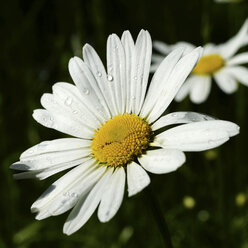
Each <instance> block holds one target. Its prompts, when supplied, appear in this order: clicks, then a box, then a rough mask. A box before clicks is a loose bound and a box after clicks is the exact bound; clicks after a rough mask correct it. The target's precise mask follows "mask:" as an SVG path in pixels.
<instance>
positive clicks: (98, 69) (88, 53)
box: [83, 44, 117, 117]
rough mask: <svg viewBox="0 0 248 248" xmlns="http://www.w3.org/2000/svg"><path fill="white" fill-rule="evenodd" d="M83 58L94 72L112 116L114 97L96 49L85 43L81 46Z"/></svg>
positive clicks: (114, 106) (113, 113) (114, 107)
mask: <svg viewBox="0 0 248 248" xmlns="http://www.w3.org/2000/svg"><path fill="white" fill-rule="evenodd" d="M83 58H84V61H85V63H86V64H87V65H88V66H89V68H90V70H91V71H92V72H95V73H94V76H95V79H96V81H97V83H98V87H99V88H100V89H101V92H102V94H103V97H104V98H105V101H106V103H107V105H108V107H109V110H110V112H111V115H112V117H113V116H114V115H115V112H114V109H116V108H117V107H116V105H115V99H114V98H113V96H112V95H111V92H110V91H109V86H108V84H109V81H108V80H107V73H106V70H105V68H104V66H103V63H102V61H101V59H100V58H99V56H98V55H97V53H96V51H95V50H94V48H93V47H92V46H90V45H89V44H86V45H85V46H84V47H83Z"/></svg>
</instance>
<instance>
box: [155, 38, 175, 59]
mask: <svg viewBox="0 0 248 248" xmlns="http://www.w3.org/2000/svg"><path fill="white" fill-rule="evenodd" d="M153 47H154V48H155V49H156V50H157V51H159V52H160V53H162V54H164V55H167V54H169V53H170V52H171V51H172V49H171V46H170V45H168V44H166V43H164V42H162V41H157V40H156V41H154V42H153Z"/></svg>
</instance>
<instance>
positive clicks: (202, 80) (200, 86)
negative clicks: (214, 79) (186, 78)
mask: <svg viewBox="0 0 248 248" xmlns="http://www.w3.org/2000/svg"><path fill="white" fill-rule="evenodd" d="M196 78H197V79H198V80H195V81H194V83H193V85H192V87H191V90H190V100H191V101H192V102H194V103H197V104H200V103H202V102H205V101H206V99H207V97H208V96H209V93H210V89H211V77H210V76H200V77H196Z"/></svg>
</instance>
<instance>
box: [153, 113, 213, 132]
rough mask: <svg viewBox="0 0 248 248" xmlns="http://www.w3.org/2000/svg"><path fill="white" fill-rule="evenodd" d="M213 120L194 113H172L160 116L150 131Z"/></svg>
mask: <svg viewBox="0 0 248 248" xmlns="http://www.w3.org/2000/svg"><path fill="white" fill-rule="evenodd" d="M214 119H215V118H213V117H211V116H208V115H204V114H199V113H196V112H174V113H170V114H168V115H165V116H162V117H161V118H159V119H158V120H157V121H156V122H154V124H153V125H152V130H153V131H155V130H158V129H160V128H162V127H165V126H169V125H174V124H183V123H191V122H199V121H210V120H214Z"/></svg>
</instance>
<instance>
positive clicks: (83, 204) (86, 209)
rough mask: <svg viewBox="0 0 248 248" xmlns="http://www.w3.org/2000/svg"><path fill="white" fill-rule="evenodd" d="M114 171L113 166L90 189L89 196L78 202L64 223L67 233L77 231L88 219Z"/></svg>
mask: <svg viewBox="0 0 248 248" xmlns="http://www.w3.org/2000/svg"><path fill="white" fill-rule="evenodd" d="M112 172H113V169H112V168H110V169H108V170H107V171H106V173H105V174H104V175H103V177H102V178H101V179H100V180H99V181H98V183H97V184H96V185H95V186H94V188H93V189H92V190H91V191H90V193H89V195H88V196H87V198H86V199H84V198H83V199H81V200H80V201H79V202H78V203H77V204H76V206H75V207H74V208H73V210H72V211H71V213H70V215H69V216H68V218H67V220H66V222H65V224H64V228H63V232H64V233H65V234H67V235H70V234H72V233H74V232H76V231H77V230H78V229H79V228H81V227H82V226H83V225H84V224H85V223H86V222H87V221H88V219H89V218H90V217H91V215H92V214H93V213H94V211H95V209H96V208H97V206H98V204H99V202H100V200H101V197H102V194H103V193H104V189H105V185H106V184H107V183H108V180H109V178H110V176H111V174H112Z"/></svg>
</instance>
